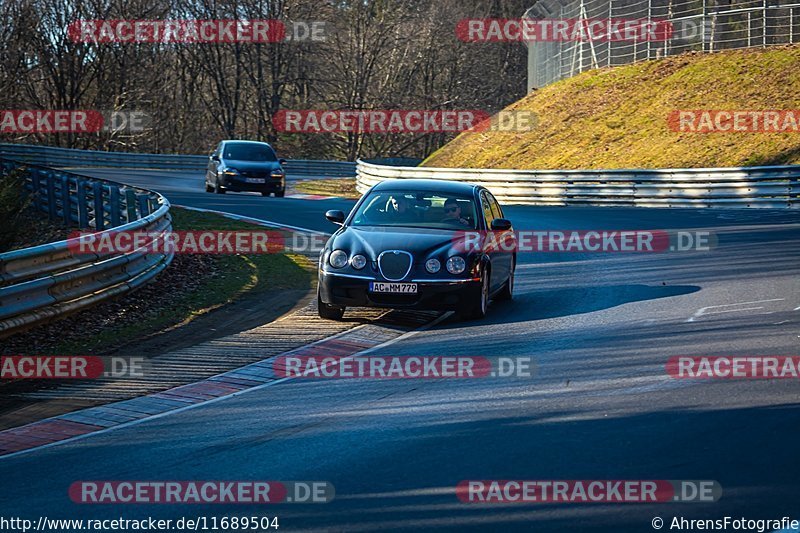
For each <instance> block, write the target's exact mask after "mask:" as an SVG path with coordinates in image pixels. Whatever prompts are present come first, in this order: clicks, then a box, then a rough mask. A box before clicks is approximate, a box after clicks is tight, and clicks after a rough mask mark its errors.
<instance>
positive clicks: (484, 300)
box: [463, 269, 491, 320]
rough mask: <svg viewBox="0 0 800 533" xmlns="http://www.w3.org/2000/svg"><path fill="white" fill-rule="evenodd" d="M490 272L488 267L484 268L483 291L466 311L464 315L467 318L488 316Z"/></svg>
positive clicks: (474, 318)
mask: <svg viewBox="0 0 800 533" xmlns="http://www.w3.org/2000/svg"><path fill="white" fill-rule="evenodd" d="M489 274H490V272H489V270H488V269H486V270H484V272H483V275H482V276H481V292H480V296H479V297H478V299H477V300H476V301H475V302H474V303H473V304H472V306H471V307H470V308H469V309H468V310H467V311H466V312H465V313H464V315H463V317H464V318H465V319H467V320H480V319H481V318H485V317H486V313H487V312H488V310H489V280H490V279H491V278H490V275H489Z"/></svg>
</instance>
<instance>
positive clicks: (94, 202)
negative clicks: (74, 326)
mask: <svg viewBox="0 0 800 533" xmlns="http://www.w3.org/2000/svg"><path fill="white" fill-rule="evenodd" d="M0 167H2V173H3V175H4V176H5V175H6V174H8V173H9V172H22V173H24V175H25V184H26V188H27V189H28V191H30V193H31V194H32V201H33V204H34V205H35V206H36V207H37V208H39V209H41V210H42V211H45V212H47V213H48V214H49V215H50V217H51V218H53V219H58V220H62V221H63V222H65V223H66V224H68V225H74V226H77V227H79V228H84V229H87V228H92V229H96V230H97V231H98V232H103V231H109V230H112V229H113V231H115V232H118V231H133V230H139V231H146V232H148V234H150V233H152V234H154V235H155V236H154V239H155V240H158V239H159V238H160V237H159V236H160V235H163V234H164V233H165V232H168V231H170V230H171V229H172V220H171V217H170V214H169V208H170V204H169V202H168V201H167V199H166V198H164V197H163V196H161V195H160V194H158V193H155V192H152V191H148V190H144V189H138V188H135V187H129V186H126V185H122V184H119V183H114V182H111V181H105V180H100V179H94V178H89V177H86V176H80V175H78V174H74V173H71V172H65V171H61V170H55V169H52V168H47V167H42V166H38V165H31V164H28V163H23V162H19V161H13V160H8V159H0ZM75 242H76V240H72V241H69V240H65V241H60V242H55V243H50V244H44V245H41V246H35V247H32V248H26V249H23V250H15V251H11V252H6V253H3V254H0V338H2V337H5V336H8V335H10V334H12V333H15V332H17V331H20V330H22V329H25V328H28V327H30V326H32V325H35V324H38V323H40V322H44V321H47V320H50V319H52V318H55V317H59V316H64V315H66V314H69V313H73V312H75V311H79V310H82V309H86V308H88V307H91V306H92V305H94V304H96V303H98V302H100V301H102V300H105V299H107V298H110V297H112V296H117V295H119V294H122V293H125V292H128V291H130V290H133V289H135V288H137V287H140V286H141V285H144V284H145V283H147V282H149V281H150V280H152V279H153V278H154V277H155V276H157V275H158V274H159V273H160V272H161V271H163V270H164V269H165V268H166V267H167V266H168V265H169V264H170V262H171V261H172V258H173V255H174V254H172V253H152V252H150V251H149V250H152V247H151V246H149V245H151V244H152V240H151V241H150V242H149V243H143V247H141V248H138V249H135V250H133V251H130V252H128V253H108V254H99V253H80V254H78V253H75V252H74V251H73V250H75V249H76V247H75V246H70V245H71V244H74V243H75Z"/></svg>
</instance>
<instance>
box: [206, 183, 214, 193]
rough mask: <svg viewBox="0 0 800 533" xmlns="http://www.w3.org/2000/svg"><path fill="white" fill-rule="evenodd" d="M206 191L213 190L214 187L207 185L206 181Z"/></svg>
mask: <svg viewBox="0 0 800 533" xmlns="http://www.w3.org/2000/svg"><path fill="white" fill-rule="evenodd" d="M206 192H214V187H212V186H211V185H209V184H208V182H206Z"/></svg>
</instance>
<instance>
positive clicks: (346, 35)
mask: <svg viewBox="0 0 800 533" xmlns="http://www.w3.org/2000/svg"><path fill="white" fill-rule="evenodd" d="M529 3H530V0H489V1H487V0H5V1H3V2H0V17H2V18H3V21H4V22H3V24H2V25H0V54H1V55H2V57H3V59H2V61H1V62H0V102H2V103H1V104H0V109H7V110H9V109H73V110H81V109H91V110H103V111H107V112H108V111H118V112H122V113H124V112H138V113H142V112H144V113H146V114H147V116H148V117H149V120H148V121H147V123H146V127H144V128H142V129H141V131H128V130H124V129H123V130H119V131H113V130H112V131H102V132H97V133H58V134H54V133H50V134H44V133H36V134H10V133H3V134H0V142H30V143H41V144H47V145H53V146H62V147H68V148H83V149H98V150H112V151H139V152H156V153H186V154H192V153H208V151H209V150H210V149H211V148H213V146H214V145H215V144H216V143H217V142H218V141H219V140H220V139H223V138H242V139H254V140H264V141H268V142H272V143H274V144H275V146H276V148H277V149H278V150H279V151H280V152H281V154H282V155H284V156H285V157H302V158H322V159H329V158H330V159H347V160H354V159H356V158H358V157H395V156H406V157H424V156H426V155H428V154H430V153H431V152H433V151H434V150H436V149H437V148H439V147H440V146H442V145H443V144H444V143H446V142H447V141H448V140H450V138H452V136H453V134H452V133H426V134H414V135H411V134H362V133H358V132H342V133H324V134H286V133H281V132H278V131H276V129H275V127H274V125H273V124H272V120H271V118H272V116H273V115H274V114H275V113H277V112H278V111H281V110H303V109H331V110H375V109H414V110H429V109H435V110H461V109H474V110H482V111H486V112H490V113H491V112H496V111H498V110H500V109H502V108H503V107H505V106H506V105H508V104H510V103H511V102H513V101H515V100H517V99H519V98H520V97H522V96H523V95H524V93H525V79H526V58H527V51H526V48H525V46H524V45H523V44H520V43H515V44H508V43H505V44H504V43H486V44H477V43H465V42H461V41H459V40H458V39H457V38H456V32H455V28H456V24H457V23H458V21H459V20H461V19H465V18H483V17H493V18H519V17H520V16H521V15H522V14H523V13H524V11H525V9H526V8H527V7H529V5H528V4H529ZM251 19H278V20H281V21H284V23H286V25H287V27H288V28H290V29H292V28H294V27H295V25H298V24H299V26H298V27H301V28H302V27H303V23H311V22H316V23H318V25H319V24H320V23H321V27H322V28H323V32H322V34H321V35H322V36H323V37H324V38H323V39H321V40H320V39H317V40H312V39H308V40H302V41H284V42H278V43H252V42H225V43H213V44H211V43H83V42H77V40H76V39H74V38H73V37H72V36H71V35H70V32H69V27H70V24H73V23H74V22H75V21H78V20H251Z"/></svg>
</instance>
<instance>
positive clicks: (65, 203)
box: [61, 174, 72, 226]
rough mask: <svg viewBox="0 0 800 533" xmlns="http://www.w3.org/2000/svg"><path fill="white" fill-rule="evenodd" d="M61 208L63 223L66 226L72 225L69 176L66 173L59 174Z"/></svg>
mask: <svg viewBox="0 0 800 533" xmlns="http://www.w3.org/2000/svg"><path fill="white" fill-rule="evenodd" d="M61 210H62V213H61V214H62V215H63V218H64V224H66V225H67V226H71V225H72V195H71V194H70V191H69V176H67V175H66V174H62V175H61Z"/></svg>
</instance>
